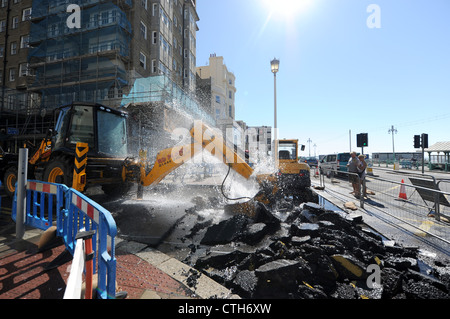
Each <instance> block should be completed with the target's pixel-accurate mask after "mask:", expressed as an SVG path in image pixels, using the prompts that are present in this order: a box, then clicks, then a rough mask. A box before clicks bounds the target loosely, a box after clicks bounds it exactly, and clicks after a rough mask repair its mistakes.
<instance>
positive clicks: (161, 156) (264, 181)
mask: <svg viewBox="0 0 450 319" xmlns="http://www.w3.org/2000/svg"><path fill="white" fill-rule="evenodd" d="M58 113H59V115H58V120H57V123H56V125H55V129H54V130H53V131H51V132H50V134H49V135H48V137H47V138H45V139H44V140H43V141H42V143H41V145H40V147H39V149H38V150H37V151H36V152H34V153H32V155H31V157H30V159H29V165H30V166H31V167H30V168H29V170H28V171H29V174H30V176H28V177H29V178H33V179H38V180H42V181H46V182H51V183H62V184H66V185H68V186H69V187H73V188H74V189H77V190H79V191H84V190H85V189H86V188H87V187H89V186H92V185H101V186H102V189H103V191H104V192H105V193H106V194H108V195H122V194H124V193H126V192H127V191H128V190H129V189H130V186H131V185H133V183H137V184H138V185H139V187H138V190H139V189H140V190H142V187H148V186H151V185H156V184H158V183H159V182H160V181H161V180H163V179H164V177H166V176H167V175H168V174H170V173H171V172H172V171H174V170H175V169H176V168H178V167H179V166H181V165H183V164H184V163H185V162H187V161H189V160H191V159H192V158H193V157H194V156H195V155H196V154H198V153H200V152H202V151H203V150H205V151H208V152H210V153H211V154H212V155H213V156H216V157H217V158H220V159H221V160H222V161H223V162H224V163H225V164H227V165H228V166H229V168H230V169H233V170H234V171H236V172H237V173H238V174H240V175H241V176H243V177H244V178H246V179H250V178H254V179H255V180H256V181H257V182H258V183H259V184H260V186H261V192H259V193H258V194H257V195H256V196H255V198H254V199H251V200H249V201H247V202H245V203H238V204H235V205H230V206H229V207H228V208H229V210H231V211H236V212H242V213H246V214H248V215H252V214H253V212H254V207H255V203H256V202H262V203H264V204H266V205H271V204H272V203H273V202H274V200H275V199H276V198H277V197H279V196H290V195H293V196H296V195H299V194H302V195H303V196H311V194H312V193H311V190H310V185H311V181H310V170H309V166H308V165H306V164H303V163H298V161H297V155H298V142H297V141H296V140H290V141H286V140H281V141H279V145H280V147H279V149H280V150H279V152H278V157H279V160H278V161H277V165H278V166H277V167H278V170H277V171H276V173H275V174H266V175H258V176H253V175H254V170H253V169H252V168H251V167H250V166H249V165H248V164H247V163H246V162H245V160H244V159H242V158H241V157H239V156H238V154H237V153H236V152H235V151H234V150H233V149H232V148H230V147H229V146H228V145H227V143H226V142H225V141H224V139H223V138H222V137H221V134H215V131H214V130H213V129H212V128H210V127H208V126H207V125H205V124H204V123H202V122H200V121H198V122H195V124H194V125H193V127H192V129H191V130H190V135H191V143H188V144H186V145H177V146H174V147H171V148H168V149H165V150H162V151H160V152H159V153H158V155H157V156H156V160H155V161H154V163H151V162H150V161H149V160H148V159H147V155H146V153H145V152H143V151H141V152H140V154H139V158H138V159H137V158H133V157H129V156H128V144H127V143H128V142H127V140H128V139H127V114H126V113H125V112H121V111H117V110H113V109H110V108H108V107H106V106H103V105H100V104H92V103H73V104H70V105H67V106H64V107H62V108H60V109H59V110H58ZM288 153H289V154H288ZM8 172H9V173H8V174H9V175H7V176H6V177H5V181H8V182H9V183H10V184H11V185H6V188H8V189H10V190H12V192H14V184H13V181H15V180H16V178H15V176H11V174H14V170H12V169H10V170H8ZM15 174H17V172H15ZM141 194H142V193H141ZM138 196H139V192H138Z"/></svg>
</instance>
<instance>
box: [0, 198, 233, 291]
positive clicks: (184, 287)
mask: <svg viewBox="0 0 450 319" xmlns="http://www.w3.org/2000/svg"><path fill="white" fill-rule="evenodd" d="M2 199H3V203H2V209H0V299H62V298H63V297H64V292H65V287H66V283H67V280H68V278H69V273H70V266H71V261H72V257H71V255H70V254H69V253H67V251H66V250H65V246H64V244H63V242H62V240H61V239H59V238H57V239H56V240H54V241H53V242H51V243H50V244H48V245H47V247H45V248H43V249H39V247H38V246H39V241H40V239H41V235H42V234H43V231H41V230H37V229H32V228H26V231H25V235H24V238H23V239H21V240H18V239H16V238H15V223H14V221H13V220H12V219H11V210H10V208H9V206H10V205H9V203H8V202H9V200H8V199H7V198H5V197H3V198H2ZM115 247H116V251H115V252H116V253H115V256H116V260H117V269H116V287H117V291H125V292H126V293H127V299H210V298H219V299H228V298H232V299H238V298H239V297H238V296H236V295H233V294H232V293H231V291H230V290H228V289H227V288H225V287H223V286H221V285H220V284H218V283H217V282H215V281H214V280H212V279H210V278H209V277H207V276H205V275H203V274H201V273H199V272H197V271H196V270H195V269H193V268H191V267H189V266H188V265H186V264H184V263H182V262H180V261H178V260H177V259H175V258H173V257H171V256H169V255H166V254H164V253H163V252H161V251H159V250H157V249H154V248H151V246H149V245H146V244H142V243H138V242H134V241H132V240H124V239H121V238H116V245H115Z"/></svg>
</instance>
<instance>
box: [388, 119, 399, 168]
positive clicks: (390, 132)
mask: <svg viewBox="0 0 450 319" xmlns="http://www.w3.org/2000/svg"><path fill="white" fill-rule="evenodd" d="M397 132H398V131H397V130H396V129H395V127H394V125H392V127H391V129H390V130H389V131H388V133H389V134H392V153H393V155H394V170H395V168H396V166H395V144H394V134H397Z"/></svg>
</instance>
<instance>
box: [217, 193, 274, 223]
mask: <svg viewBox="0 0 450 319" xmlns="http://www.w3.org/2000/svg"><path fill="white" fill-rule="evenodd" d="M262 204H263V205H269V204H270V201H269V200H268V199H267V197H266V195H265V193H264V192H262V191H260V192H259V193H258V194H256V195H255V197H253V198H252V199H250V200H248V201H246V202H242V203H234V204H227V205H225V208H224V209H225V213H226V214H230V215H238V214H242V215H246V216H248V217H250V218H253V219H256V218H257V217H258V216H259V214H260V212H261V208H262V206H263V205H262Z"/></svg>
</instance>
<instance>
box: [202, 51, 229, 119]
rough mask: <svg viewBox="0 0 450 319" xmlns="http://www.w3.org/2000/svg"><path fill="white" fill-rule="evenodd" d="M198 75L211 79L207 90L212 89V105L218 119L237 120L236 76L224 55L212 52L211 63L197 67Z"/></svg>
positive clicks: (204, 78)
mask: <svg viewBox="0 0 450 319" xmlns="http://www.w3.org/2000/svg"><path fill="white" fill-rule="evenodd" d="M197 75H198V77H199V78H200V79H202V80H204V81H205V80H209V81H210V88H206V90H208V89H209V90H210V93H209V95H210V97H211V100H210V105H211V110H212V111H213V115H214V117H215V118H216V120H218V121H219V120H231V121H233V120H235V95H236V91H237V90H236V83H235V82H236V77H235V75H234V74H233V73H232V72H230V71H228V68H227V66H226V65H225V64H224V59H223V57H221V56H219V57H218V56H216V54H211V56H210V58H209V65H206V66H200V67H197ZM206 103H207V102H206Z"/></svg>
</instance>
